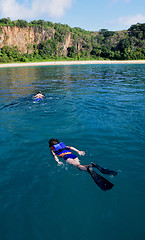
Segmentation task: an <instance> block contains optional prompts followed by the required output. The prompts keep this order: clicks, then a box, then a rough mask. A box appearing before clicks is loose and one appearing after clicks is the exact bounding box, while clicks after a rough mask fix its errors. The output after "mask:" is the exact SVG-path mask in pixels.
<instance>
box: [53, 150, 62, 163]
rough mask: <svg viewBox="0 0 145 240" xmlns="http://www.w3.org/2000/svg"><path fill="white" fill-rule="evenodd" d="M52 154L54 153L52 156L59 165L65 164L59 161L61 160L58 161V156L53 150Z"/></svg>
mask: <svg viewBox="0 0 145 240" xmlns="http://www.w3.org/2000/svg"><path fill="white" fill-rule="evenodd" d="M51 152H52V155H53V157H54V159H55V161H56V162H58V164H59V165H61V164H63V162H60V161H59V159H58V157H57V155H56V154H55V153H54V151H53V150H51Z"/></svg>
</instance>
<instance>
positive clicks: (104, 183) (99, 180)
mask: <svg viewBox="0 0 145 240" xmlns="http://www.w3.org/2000/svg"><path fill="white" fill-rule="evenodd" d="M87 171H88V173H89V174H90V175H91V177H92V178H93V180H94V182H95V183H96V184H97V185H98V186H99V187H100V188H101V189H102V190H103V191H107V190H110V189H111V188H112V187H113V186H114V184H112V183H111V182H110V181H108V180H107V179H106V178H104V177H102V176H100V175H99V174H98V173H96V172H95V171H94V170H93V168H92V167H88V168H87Z"/></svg>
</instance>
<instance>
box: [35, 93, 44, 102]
mask: <svg viewBox="0 0 145 240" xmlns="http://www.w3.org/2000/svg"><path fill="white" fill-rule="evenodd" d="M44 97H45V96H44V95H43V94H42V92H41V91H39V92H38V93H37V94H36V95H35V96H34V100H35V101H42V100H43V98H44Z"/></svg>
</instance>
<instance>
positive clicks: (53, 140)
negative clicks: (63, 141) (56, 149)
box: [49, 138, 59, 147]
mask: <svg viewBox="0 0 145 240" xmlns="http://www.w3.org/2000/svg"><path fill="white" fill-rule="evenodd" d="M58 143H59V141H58V139H56V138H51V139H50V140H49V147H52V146H53V145H55V144H58Z"/></svg>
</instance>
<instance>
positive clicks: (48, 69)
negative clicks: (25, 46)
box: [0, 64, 145, 240]
mask: <svg viewBox="0 0 145 240" xmlns="http://www.w3.org/2000/svg"><path fill="white" fill-rule="evenodd" d="M39 90H41V91H42V93H43V94H44V95H45V99H44V101H42V102H34V101H33V95H34V94H36V93H37V91H39ZM52 137H54V138H58V139H59V140H60V141H63V142H64V143H66V144H67V145H70V146H74V147H76V148H77V149H79V150H84V151H85V152H86V154H85V156H83V157H82V156H81V157H80V160H81V163H82V164H83V163H84V164H88V163H90V162H92V161H94V162H96V163H98V164H100V165H101V166H102V167H107V168H110V169H113V170H117V171H118V175H117V176H116V177H109V176H106V175H105V176H104V177H106V178H107V179H108V180H109V181H111V182H112V183H114V187H113V188H112V190H110V191H108V192H103V191H102V190H101V189H100V188H99V187H98V186H97V185H96V184H95V183H94V182H93V180H92V178H91V176H90V175H89V174H88V173H86V172H81V171H79V170H78V169H76V168H74V167H73V166H68V165H66V164H64V165H63V166H61V167H59V166H57V164H56V162H55V161H54V159H53V157H52V155H51V154H50V151H49V148H48V140H49V139H50V138H52ZM97 172H98V171H97ZM98 173H99V172H98ZM100 175H102V174H100ZM144 222H145V65H129V64H128V65H127V64H126V65H120V64H117V65H84V66H82V65H77V66H44V67H24V68H5V69H0V239H1V240H47V239H50V240H68V239H69V240H74V239H76V240H77V239H78V240H87V239H98V240H106V239H109V240H116V239H117V240H128V239H131V240H137V239H138V240H142V239H144V235H145V227H144Z"/></svg>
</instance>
